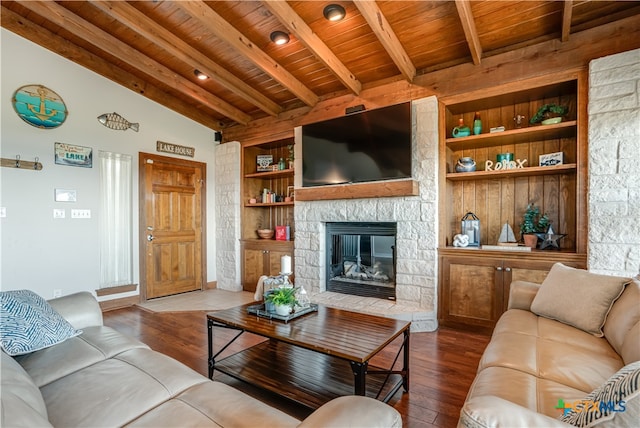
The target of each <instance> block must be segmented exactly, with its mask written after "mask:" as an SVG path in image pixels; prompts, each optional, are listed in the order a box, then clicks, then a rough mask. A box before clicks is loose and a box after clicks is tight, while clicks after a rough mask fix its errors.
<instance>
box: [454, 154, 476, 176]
mask: <svg viewBox="0 0 640 428" xmlns="http://www.w3.org/2000/svg"><path fill="white" fill-rule="evenodd" d="M475 170H476V161H474V160H473V158H470V157H464V158H460V159H458V162H457V163H456V172H473V171H475Z"/></svg>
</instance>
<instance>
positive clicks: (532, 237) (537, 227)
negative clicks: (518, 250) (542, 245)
mask: <svg viewBox="0 0 640 428" xmlns="http://www.w3.org/2000/svg"><path fill="white" fill-rule="evenodd" d="M549 223H550V222H549V217H548V216H547V214H543V215H542V216H541V215H540V208H539V207H537V206H535V205H534V204H533V203H531V204H529V205H527V209H526V210H525V212H524V215H523V217H522V223H520V233H521V235H522V239H523V241H524V244H525V245H526V246H527V247H531V248H536V246H537V245H538V235H536V234H537V233H541V232H546V231H547V229H548V228H549Z"/></svg>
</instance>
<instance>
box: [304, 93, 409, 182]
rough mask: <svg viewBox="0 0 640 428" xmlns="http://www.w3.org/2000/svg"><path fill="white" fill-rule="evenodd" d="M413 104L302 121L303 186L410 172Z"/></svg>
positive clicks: (390, 176) (385, 176)
mask: <svg viewBox="0 0 640 428" xmlns="http://www.w3.org/2000/svg"><path fill="white" fill-rule="evenodd" d="M411 129H412V126H411V103H409V102H407V103H402V104H396V105H393V106H389V107H383V108H379V109H375V110H366V111H363V112H360V113H355V114H351V115H347V116H343V117H339V118H336V119H331V120H326V121H324V122H318V123H312V124H309V125H303V126H302V186H303V187H313V186H324V185H329V184H345V183H362V182H368V181H380V180H391V179H400V178H410V177H411Z"/></svg>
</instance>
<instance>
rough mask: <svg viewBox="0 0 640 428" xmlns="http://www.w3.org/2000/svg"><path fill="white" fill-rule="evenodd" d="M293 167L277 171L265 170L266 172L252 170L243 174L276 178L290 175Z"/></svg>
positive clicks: (253, 176) (248, 176)
mask: <svg viewBox="0 0 640 428" xmlns="http://www.w3.org/2000/svg"><path fill="white" fill-rule="evenodd" d="M293 173H294V171H293V169H282V170H278V171H266V172H252V173H250V174H245V175H244V178H278V177H292V176H293Z"/></svg>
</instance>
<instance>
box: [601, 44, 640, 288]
mask: <svg viewBox="0 0 640 428" xmlns="http://www.w3.org/2000/svg"><path fill="white" fill-rule="evenodd" d="M589 270H591V271H594V272H598V273H604V274H610V275H621V276H635V275H637V274H638V273H639V272H640V49H636V50H632V51H628V52H624V53H620V54H616V55H611V56H608V57H604V58H600V59H597V60H594V61H592V62H591V64H590V66H589Z"/></svg>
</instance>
